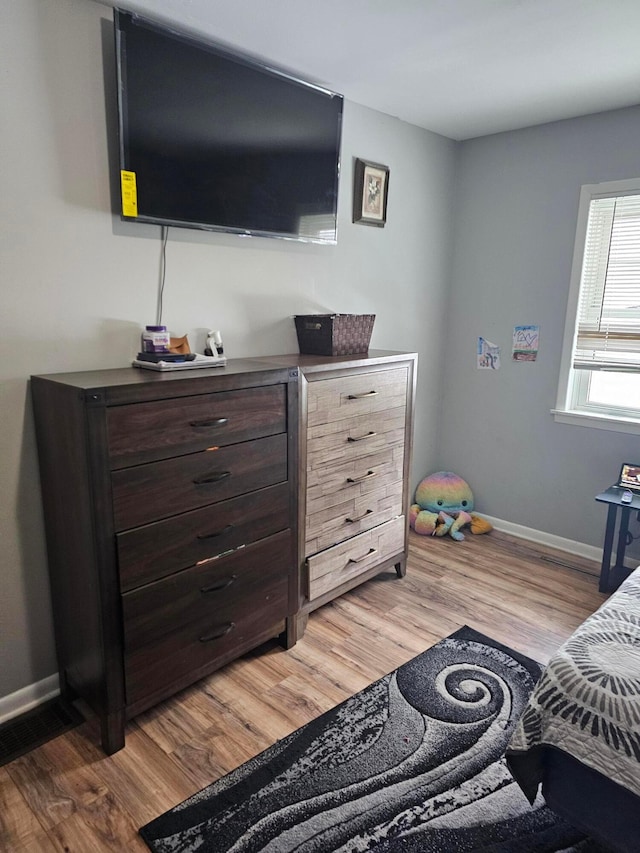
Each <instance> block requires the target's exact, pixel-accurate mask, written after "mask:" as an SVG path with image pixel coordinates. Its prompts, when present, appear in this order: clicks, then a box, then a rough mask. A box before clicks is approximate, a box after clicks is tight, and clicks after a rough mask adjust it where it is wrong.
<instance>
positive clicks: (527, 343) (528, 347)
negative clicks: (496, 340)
mask: <svg viewBox="0 0 640 853" xmlns="http://www.w3.org/2000/svg"><path fill="white" fill-rule="evenodd" d="M539 341H540V326H514V329H513V351H512V358H513V360H514V361H535V360H536V358H537V357H538V344H539Z"/></svg>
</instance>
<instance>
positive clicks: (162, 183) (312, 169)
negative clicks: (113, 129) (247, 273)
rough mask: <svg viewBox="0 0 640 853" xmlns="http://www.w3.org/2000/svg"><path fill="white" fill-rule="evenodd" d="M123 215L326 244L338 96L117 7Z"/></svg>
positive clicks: (330, 237)
mask: <svg viewBox="0 0 640 853" xmlns="http://www.w3.org/2000/svg"><path fill="white" fill-rule="evenodd" d="M114 24H115V35H116V66H117V74H118V114H119V115H118V118H119V131H120V139H119V150H120V164H119V165H120V179H121V189H122V197H121V202H122V209H121V215H122V218H123V219H125V220H128V221H139V222H147V223H157V224H160V225H176V226H182V227H186V228H200V229H206V230H215V231H227V232H232V233H238V234H248V235H258V236H264V237H282V238H289V239H296V240H309V241H314V242H321V243H335V242H336V237H337V228H336V225H337V206H338V177H339V171H340V137H341V126H342V109H343V98H342V96H341V95H338V94H336V93H334V92H330V91H328V90H326V89H323V88H321V87H318V86H315V85H312V84H309V83H306V82H304V81H301V80H298V79H296V78H294V77H293V76H290V75H288V74H285V73H283V72H280V71H277V70H275V69H272V68H269V67H267V66H265V65H260V64H258V63H256V62H254V61H252V60H250V59H248V58H245V57H243V56H241V55H236V54H234V53H231V52H229V51H227V50H224V49H221V48H220V47H218V46H215V45H213V44H209V43H207V42H205V41H203V40H198V39H194V38H193V37H191V36H190V35H187V34H184V33H179V32H176V31H174V30H173V29H169V28H168V27H165V26H160V25H157V24H155V23H153V22H151V21H149V20H146V19H143V18H140V17H139V16H137V15H134V14H131V13H128V12H124V11H121V10H115V12H114Z"/></svg>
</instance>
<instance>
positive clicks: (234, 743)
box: [0, 530, 606, 853]
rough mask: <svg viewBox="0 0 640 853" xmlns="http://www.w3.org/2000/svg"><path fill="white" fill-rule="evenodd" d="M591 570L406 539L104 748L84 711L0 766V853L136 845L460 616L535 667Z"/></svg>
mask: <svg viewBox="0 0 640 853" xmlns="http://www.w3.org/2000/svg"><path fill="white" fill-rule="evenodd" d="M598 571H599V566H598V565H597V564H595V563H593V562H590V561H588V560H585V559H583V558H580V557H575V556H573V555H569V554H566V553H563V552H558V551H555V550H554V549H552V548H548V547H546V546H544V547H543V546H536V545H532V544H531V543H529V542H526V541H525V540H522V539H518V538H516V537H512V536H508V535H506V534H502V533H499V532H497V531H495V530H494V531H492V532H491V533H490V534H489V535H487V536H467V537H466V538H465V540H464V541H462V542H455V541H454V540H452V539H451V538H446V537H445V538H442V539H439V538H432V537H422V536H417V535H415V534H413V533H412V534H411V547H410V556H409V560H408V566H407V575H406V577H405V578H401V579H400V578H397V576H396V574H395V572H386V573H384V574H383V575H380V576H378V577H377V578H374V579H372V580H370V581H368V582H367V583H366V584H363V585H362V586H361V587H358V588H356V589H354V590H352V591H351V592H349V593H347V594H346V595H344V596H342V597H341V598H340V599H337V600H335V601H333V602H331V603H329V604H327V605H325V606H324V607H321V608H319V609H318V610H316V611H314V612H313V613H311V614H310V616H309V622H308V626H307V630H306V633H305V634H304V636H303V637H302V639H301V640H299V642H298V643H297V644H296V645H295V646H294V647H293V648H292V649H290V650H288V651H285V650H284V649H283V648H282V647H281V646H279V645H278V644H276V643H274V642H271V643H268V644H266V645H265V646H263V647H261V648H260V649H259V650H256V651H254V652H252V653H251V654H248V655H246V656H244V657H243V658H242V659H240V660H238V661H235V662H233V663H232V664H230V665H229V666H227V667H225V668H224V669H222V670H220V671H219V672H216V673H214V674H213V675H211V676H210V677H208V678H206V679H203V681H201V682H199V683H198V684H197V685H194V686H192V687H190V688H188V689H187V690H185V691H183V692H182V693H179V694H177V695H176V696H174V697H172V698H171V699H170V700H168V701H166V702H163V703H161V704H160V705H158V706H156V707H155V708H153V709H151V710H150V711H148V712H146V713H144V714H140V715H139V716H138V717H137V718H136V720H134V721H132V722H130V723H129V724H128V726H127V731H126V747H125V748H124V749H123V750H121V751H120V752H117V753H115V755H113V756H110V757H107V756H105V754H104V753H103V752H102V750H101V749H100V747H99V739H98V731H99V727H98V726H97V724H96V721H95V720H91V721H88V722H87V723H85V724H83V725H82V726H80V727H79V728H76V729H73V730H71V731H69V732H67V733H66V734H64V735H61V736H60V737H58V738H56V739H55V740H54V741H51V742H50V743H48V744H45V745H43V746H41V747H39V748H37V749H35V750H33V751H32V752H31V753H29V754H28V755H26V756H23V757H22V758H19V759H16V760H15V761H13V762H11V763H10V764H8V765H6V766H5V767H4V768H0V849H1V850H5V849H6V850H10V851H12V853H13V851H15V853H35V851H38V853H51V851H67V853H93V851H95V853H105V851H121V850H127V851H134V853H135V851H144V850H146V849H147V848H146V845H144V843H143V842H142V841H141V839H140V838H139V836H138V835H137V830H138V828H139V827H140V826H141V825H143V824H144V823H146V822H148V821H149V820H151V819H152V818H154V817H156V816H157V815H159V814H162V813H163V812H164V811H166V810H167V809H169V808H171V807H172V806H174V805H176V804H177V803H179V802H181V801H182V800H183V799H185V798H186V797H188V796H189V795H191V794H193V793H195V792H196V791H198V790H200V788H202V787H204V786H205V785H207V784H209V783H210V782H213V781H215V780H216V779H218V778H219V777H220V776H222V775H224V774H225V773H227V772H229V771H230V770H232V769H233V768H234V767H237V766H238V765H240V764H242V763H243V762H244V761H246V760H248V759H249V758H251V757H252V756H254V755H256V754H258V753H259V752H261V751H262V750H263V749H266V748H267V747H268V746H269V745H270V744H272V743H274V741H276V740H277V739H279V738H281V737H284V736H285V735H286V734H288V733H289V732H291V731H293V730H294V729H296V728H297V727H299V726H301V725H303V724H304V723H306V722H308V721H309V720H311V719H313V718H314V717H317V716H318V715H319V714H321V713H323V711H325V710H327V709H329V708H332V707H334V706H335V705H336V704H338V703H339V702H341V701H343V700H344V699H346V698H348V697H349V696H351V695H353V694H354V693H356V692H357V691H358V690H361V689H362V688H364V687H365V686H366V685H367V684H370V683H371V682H372V681H375V680H376V679H377V678H380V677H381V676H383V675H386V674H387V673H388V672H390V671H391V670H393V669H394V668H395V667H397V666H399V665H400V664H402V663H404V662H405V661H407V660H410V659H411V658H412V657H414V656H415V655H416V654H418V653H419V652H421V651H423V650H424V649H427V648H429V646H431V645H433V644H434V643H435V642H437V641H438V640H439V639H441V638H443V637H445V636H447V635H448V634H450V633H452V632H453V631H455V630H457V629H458V628H460V627H461V626H462V625H464V624H467V625H469V626H470V627H472V628H475V629H476V630H478V631H481V632H482V633H484V634H487V635H489V636H492V637H494V638H495V639H496V640H499V641H500V642H502V643H505V644H506V645H510V646H512V647H514V648H516V649H518V650H519V651H521V652H523V653H524V654H527V655H530V656H531V657H534V658H536V659H537V660H539V661H540V662H542V663H544V662H546V660H547V659H548V657H549V656H550V655H551V654H552V653H553V651H554V650H555V649H556V648H557V647H558V646H559V645H560V644H561V643H562V642H563V641H564V640H565V639H566V638H567V637H568V636H569V635H570V634H571V632H572V631H573V630H574V629H575V628H576V627H577V625H578V624H579V623H580V622H581V621H582V620H583V619H584V618H586V617H587V616H588V615H589V614H590V613H592V612H593V611H594V610H595V609H596V608H597V607H598V606H599V605H600V604H601V603H602V602H603V601H604V600H605V599H606V596H604V595H603V594H601V593H599V592H598V577H597V576H598Z"/></svg>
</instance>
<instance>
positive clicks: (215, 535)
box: [196, 524, 233, 539]
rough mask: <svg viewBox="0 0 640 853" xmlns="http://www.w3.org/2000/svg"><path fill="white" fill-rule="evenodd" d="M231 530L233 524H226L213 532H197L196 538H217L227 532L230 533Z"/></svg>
mask: <svg viewBox="0 0 640 853" xmlns="http://www.w3.org/2000/svg"><path fill="white" fill-rule="evenodd" d="M232 530H233V524H227V526H226V527H223V528H222V530H216V532H215V533H198V535H197V536H196V539H217V538H218V536H226V534H227V533H231V531H232Z"/></svg>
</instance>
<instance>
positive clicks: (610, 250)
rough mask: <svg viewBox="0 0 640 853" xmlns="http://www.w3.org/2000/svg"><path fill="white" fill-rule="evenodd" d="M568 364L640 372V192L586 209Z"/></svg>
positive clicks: (599, 200)
mask: <svg viewBox="0 0 640 853" xmlns="http://www.w3.org/2000/svg"><path fill="white" fill-rule="evenodd" d="M573 366H574V368H576V369H582V370H585V369H586V370H602V369H605V370H617V371H626V370H634V371H640V194H638V195H624V196H617V197H616V196H613V197H608V198H594V199H592V200H591V203H590V205H589V218H588V223H587V232H586V238H585V248H584V257H583V265H582V276H581V281H580V297H579V305H578V323H577V334H576V343H575V350H574V355H573Z"/></svg>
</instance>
